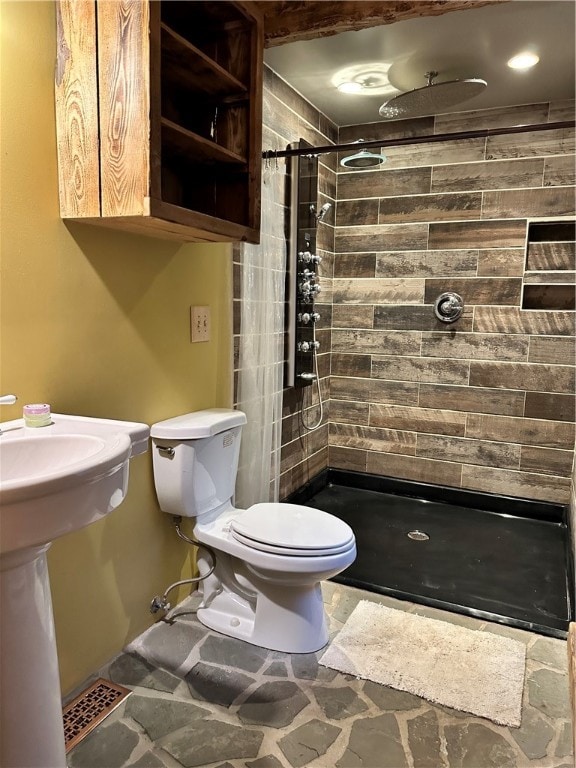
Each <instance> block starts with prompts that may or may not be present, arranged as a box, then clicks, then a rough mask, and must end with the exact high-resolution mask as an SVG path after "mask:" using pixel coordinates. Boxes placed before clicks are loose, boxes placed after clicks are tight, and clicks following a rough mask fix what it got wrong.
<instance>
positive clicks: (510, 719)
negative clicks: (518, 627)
mask: <svg viewBox="0 0 576 768" xmlns="http://www.w3.org/2000/svg"><path fill="white" fill-rule="evenodd" d="M320 664H322V665H324V666H325V667H331V668H332V669H337V670H338V671H340V672H344V673H345V674H349V675H355V676H356V677H361V678H364V679H365V680H372V681H374V682H375V683H381V684H382V685H387V686H390V687H391V688H397V689H398V690H400V691H407V692H408V693H413V694H415V695H416V696H421V697H423V698H425V699H428V701H433V702H435V703H437V704H442V705H444V706H446V707H452V708H453V709H458V710H461V711H463V712H470V713H471V714H473V715H479V716H480V717H486V718H488V719H489V720H493V721H494V722H495V723H498V724H500V725H511V726H519V725H520V716H521V708H522V689H523V686H524V669H525V664H526V648H525V646H524V644H523V643H519V642H517V641H516V640H511V639H509V638H507V637H500V636H498V635H493V634H491V633H490V632H480V631H476V630H473V629H466V628H464V627H458V626H455V625H453V624H448V623H447V622H444V621H438V620H437V619H428V618H425V617H424V616H416V615H415V614H412V613H405V612H403V611H397V610H394V609H392V608H386V607H385V606H383V605H378V604H376V603H370V602H368V601H367V600H362V601H361V602H360V603H358V605H357V606H356V608H355V609H354V611H353V613H352V614H351V616H350V617H349V619H348V621H347V622H346V624H345V625H344V627H343V628H342V629H341V631H340V632H339V633H338V635H337V636H336V638H335V639H334V640H333V641H332V643H331V644H330V646H329V647H328V649H327V650H326V652H325V653H324V654H323V656H322V658H321V659H320Z"/></svg>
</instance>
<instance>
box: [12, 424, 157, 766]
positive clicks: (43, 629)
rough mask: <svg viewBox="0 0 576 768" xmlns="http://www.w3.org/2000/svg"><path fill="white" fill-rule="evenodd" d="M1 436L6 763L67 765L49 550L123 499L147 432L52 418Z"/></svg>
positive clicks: (131, 426)
mask: <svg viewBox="0 0 576 768" xmlns="http://www.w3.org/2000/svg"><path fill="white" fill-rule="evenodd" d="M0 429H1V430H2V431H1V434H0V610H1V616H0V766H1V768H24V766H26V768H66V756H65V748H64V730H63V725H62V704H61V694H60V681H59V674H58V659H57V655H56V642H55V636H54V620H53V615H52V600H51V596H50V583H49V580H48V569H47V564H46V551H47V550H48V548H49V546H50V543H51V542H52V541H53V540H54V539H55V538H58V537H60V536H63V535H65V534H66V533H70V532H72V531H76V530H78V529H80V528H84V527H85V526H87V525H90V523H93V522H95V521H96V520H99V519H100V518H102V517H104V516H105V515H107V514H108V513H109V512H111V511H112V510H113V509H114V508H115V507H117V506H118V505H119V504H120V503H121V502H122V500H123V499H124V497H125V495H126V491H127V486H128V466H129V461H130V458H131V457H132V456H135V455H136V454H139V453H144V452H145V451H146V450H147V446H148V434H149V428H148V426H147V425H146V424H137V423H133V422H127V421H114V420H108V419H93V418H88V417H86V418H84V417H82V416H64V415H61V414H53V416H52V424H51V425H50V426H48V427H40V428H29V427H25V426H24V423H23V421H22V420H20V419H18V420H16V421H9V422H4V423H3V424H0Z"/></svg>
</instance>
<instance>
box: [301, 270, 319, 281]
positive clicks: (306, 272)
mask: <svg viewBox="0 0 576 768" xmlns="http://www.w3.org/2000/svg"><path fill="white" fill-rule="evenodd" d="M300 274H301V275H302V277H303V278H304V279H305V280H315V279H316V272H312V270H311V269H305V270H304V271H303V272H301V273H300Z"/></svg>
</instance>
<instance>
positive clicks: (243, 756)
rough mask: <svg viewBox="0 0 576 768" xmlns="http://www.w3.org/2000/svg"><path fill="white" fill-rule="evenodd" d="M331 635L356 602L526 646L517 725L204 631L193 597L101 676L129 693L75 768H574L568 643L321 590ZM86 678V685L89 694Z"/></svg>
mask: <svg viewBox="0 0 576 768" xmlns="http://www.w3.org/2000/svg"><path fill="white" fill-rule="evenodd" d="M323 593H324V599H325V603H326V609H327V612H328V615H329V616H330V629H331V632H332V634H334V633H335V632H336V631H337V630H338V629H340V628H341V627H342V625H343V623H344V622H345V621H346V619H347V617H348V616H349V615H350V613H351V612H352V610H353V609H354V606H355V605H356V604H357V602H358V601H359V600H360V599H364V600H372V601H374V602H378V603H383V604H385V605H388V606H390V607H393V608H398V609H400V610H407V611H412V612H414V613H418V614H421V615H426V616H431V617H434V618H437V619H441V620H444V621H448V622H451V623H455V624H459V625H463V626H467V627H470V628H472V629H476V630H479V631H486V632H496V633H498V634H503V635H507V636H511V637H514V638H516V639H518V640H520V641H522V642H524V643H526V646H527V664H526V678H525V687H524V701H523V712H522V724H521V727H520V728H506V727H502V726H498V725H495V724H494V723H492V722H490V721H489V720H485V719H482V718H479V717H474V716H470V715H467V714H465V713H462V712H457V711H455V710H451V709H448V708H446V707H442V706H438V705H433V704H431V703H430V702H428V701H426V700H425V699H421V698H418V697H416V696H412V695H410V694H407V693H404V692H401V691H396V690H394V689H392V688H386V687H384V686H381V685H378V684H375V683H372V682H369V681H365V680H357V679H356V678H354V677H350V676H347V675H342V674H340V673H338V672H335V671H334V670H331V669H327V668H326V667H322V666H320V665H318V663H317V659H318V658H319V657H320V656H321V654H322V651H320V652H319V653H317V654H305V655H302V654H294V655H290V654H285V653H278V652H273V651H266V650H264V649H261V648H257V647H255V646H251V645H248V644H246V643H243V642H241V641H239V640H234V639H232V638H228V637H224V636H223V635H219V634H217V633H216V632H212V631H210V630H208V629H206V628H205V627H203V626H202V625H201V624H200V623H199V622H198V620H197V619H196V616H195V607H196V606H197V605H198V597H197V596H196V595H193V596H192V597H190V598H188V600H186V601H184V603H181V604H180V606H178V607H177V609H176V610H175V611H174V613H173V619H174V620H173V621H172V623H166V622H163V621H162V622H159V623H157V624H155V625H154V626H153V627H151V628H150V629H149V630H148V631H147V632H145V633H144V634H143V635H141V636H140V637H139V638H137V639H136V640H135V641H134V642H133V643H131V644H130V645H129V646H128V647H127V648H126V649H125V652H124V653H122V654H121V655H120V656H118V657H117V658H116V659H114V660H113V661H112V662H111V663H110V664H109V665H107V666H106V667H104V668H103V669H102V670H100V671H99V672H98V676H102V677H105V678H107V679H110V680H113V681H115V682H117V683H120V684H122V685H125V686H127V687H129V688H131V689H132V690H133V693H132V694H131V695H130V696H129V697H128V698H127V699H126V700H125V701H124V702H123V703H122V704H121V705H120V706H119V707H118V708H117V709H116V710H115V711H114V712H113V713H112V714H111V715H110V716H109V717H108V718H107V719H106V720H105V721H104V722H103V723H102V724H100V725H99V726H98V727H97V728H96V729H95V730H94V731H93V732H92V733H91V734H90V735H89V736H87V737H86V738H85V739H84V740H83V741H82V742H81V743H80V744H79V745H78V746H77V747H76V748H75V749H74V750H72V752H71V753H70V755H69V756H68V764H69V766H70V768H129V767H130V768H131V767H132V766H134V768H136V766H138V767H139V768H181V767H182V766H185V767H186V768H188V767H192V766H204V768H303V766H310V767H311V768H357V767H361V768H522V767H523V766H526V767H528V766H534V768H572V766H573V764H574V763H573V758H572V756H571V755H572V752H571V733H572V731H571V724H570V709H569V694H568V676H567V659H566V643H565V642H564V641H561V640H553V639H549V638H544V637H541V636H539V635H535V634H531V633H529V632H523V631H520V630H514V629H511V628H506V627H503V626H499V625H496V624H488V623H483V622H481V621H479V620H476V619H472V618H469V617H464V616H459V615H456V614H450V613H446V612H444V611H438V610H434V609H431V608H425V607H423V606H418V605H414V604H412V603H408V602H400V601H398V600H394V599H392V598H388V597H385V596H382V595H376V594H372V593H369V592H364V591H362V590H358V589H353V588H351V587H344V586H341V585H337V584H333V583H330V582H326V583H325V584H324V585H323ZM89 682H90V681H87V683H86V684H89Z"/></svg>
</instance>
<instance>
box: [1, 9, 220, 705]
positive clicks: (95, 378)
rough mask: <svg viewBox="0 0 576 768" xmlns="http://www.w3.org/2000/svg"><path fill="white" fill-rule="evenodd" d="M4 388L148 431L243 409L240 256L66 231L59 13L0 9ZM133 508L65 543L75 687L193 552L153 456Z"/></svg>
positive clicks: (138, 621)
mask: <svg viewBox="0 0 576 768" xmlns="http://www.w3.org/2000/svg"><path fill="white" fill-rule="evenodd" d="M0 28H1V34H2V50H1V59H0V71H1V96H2V104H1V120H2V123H1V129H2V133H1V165H2V168H1V171H2V179H1V181H2V221H1V230H0V236H1V248H2V256H1V267H2V272H1V280H2V284H1V288H2V295H1V296H2V303H1V307H0V309H1V338H0V340H1V359H0V363H1V380H0V391H1V392H2V393H3V394H4V393H15V394H17V395H18V397H19V403H18V404H17V405H16V406H11V407H8V406H4V407H2V409H1V412H0V419H1V420H4V421H5V420H7V419H11V418H18V417H19V416H20V413H21V411H20V407H21V405H22V404H24V403H27V402H48V403H51V405H52V409H53V411H55V412H61V413H73V414H83V415H90V416H99V417H109V418H118V419H126V420H131V421H142V422H146V423H148V424H151V423H152V422H154V421H157V420H159V419H164V418H168V417H170V416H175V415H177V414H179V413H185V412H187V411H193V410H197V409H200V408H207V407H213V406H229V405H230V403H231V375H232V374H231V360H230V356H231V344H230V340H231V300H230V296H231V253H230V248H229V246H225V245H196V244H186V245H179V244H178V243H173V242H169V241H162V240H156V239H153V238H146V237H140V236H135V235H129V234H124V233H115V232H112V231H108V230H106V229H101V228H96V227H90V226H89V225H82V224H70V225H65V224H64V223H63V222H62V221H61V220H60V218H59V213H58V182H57V169H56V138H55V120H54V86H53V77H54V61H55V55H56V23H55V7H54V3H53V2H20V1H19V0H16V1H14V2H13V1H9V0H1V2H0ZM192 304H201V305H205V304H207V305H210V307H211V309H212V319H213V326H212V339H211V341H210V342H208V343H201V344H194V345H192V344H190V340H189V308H190V305H192ZM130 472H131V476H130V485H129V491H128V496H127V499H126V500H125V502H124V503H123V504H122V506H120V507H119V508H118V509H116V510H115V511H114V512H113V513H112V514H111V515H110V516H109V517H107V518H106V519H105V520H103V521H101V522H99V523H96V524H94V525H93V526H91V527H90V528H88V529H85V530H84V531H80V532H77V533H75V534H71V535H69V536H66V537H64V538H62V539H60V540H59V541H57V542H55V543H54V545H53V547H52V549H51V550H50V553H49V566H50V577H51V583H52V595H53V602H54V614H55V622H56V632H57V641H58V653H59V658H60V667H61V677H62V688H63V691H65V692H66V691H68V690H70V689H72V688H74V687H76V686H77V685H79V684H80V683H81V682H82V681H83V680H84V679H85V678H86V677H87V676H88V675H89V674H90V673H91V672H93V671H95V670H96V669H97V668H98V666H99V665H101V664H102V663H104V662H105V661H107V660H108V659H109V658H111V657H112V656H113V655H114V654H116V653H118V652H119V651H120V649H121V648H122V647H123V646H124V644H125V643H126V642H127V641H129V640H131V639H132V638H133V637H134V636H135V635H137V634H139V633H140V632H141V631H142V630H143V629H144V628H145V627H146V626H148V624H149V623H150V622H151V621H152V617H151V616H150V614H149V612H148V604H149V601H150V599H151V597H152V596H153V595H154V594H156V593H162V592H163V591H164V588H165V587H166V586H167V585H168V584H169V583H171V582H172V581H175V580H177V579H178V578H180V577H181V574H190V572H191V561H190V558H189V552H188V549H187V545H185V544H184V543H182V542H180V541H179V540H178V539H177V538H176V535H175V533H174V532H173V530H172V527H171V525H170V518H169V517H168V516H166V515H164V514H163V513H161V512H160V511H159V509H158V506H157V502H156V497H155V494H154V487H153V478H152V471H151V454H150V452H148V454H146V455H144V456H140V457H137V458H136V459H134V460H133V461H132V463H131V467H130Z"/></svg>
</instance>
